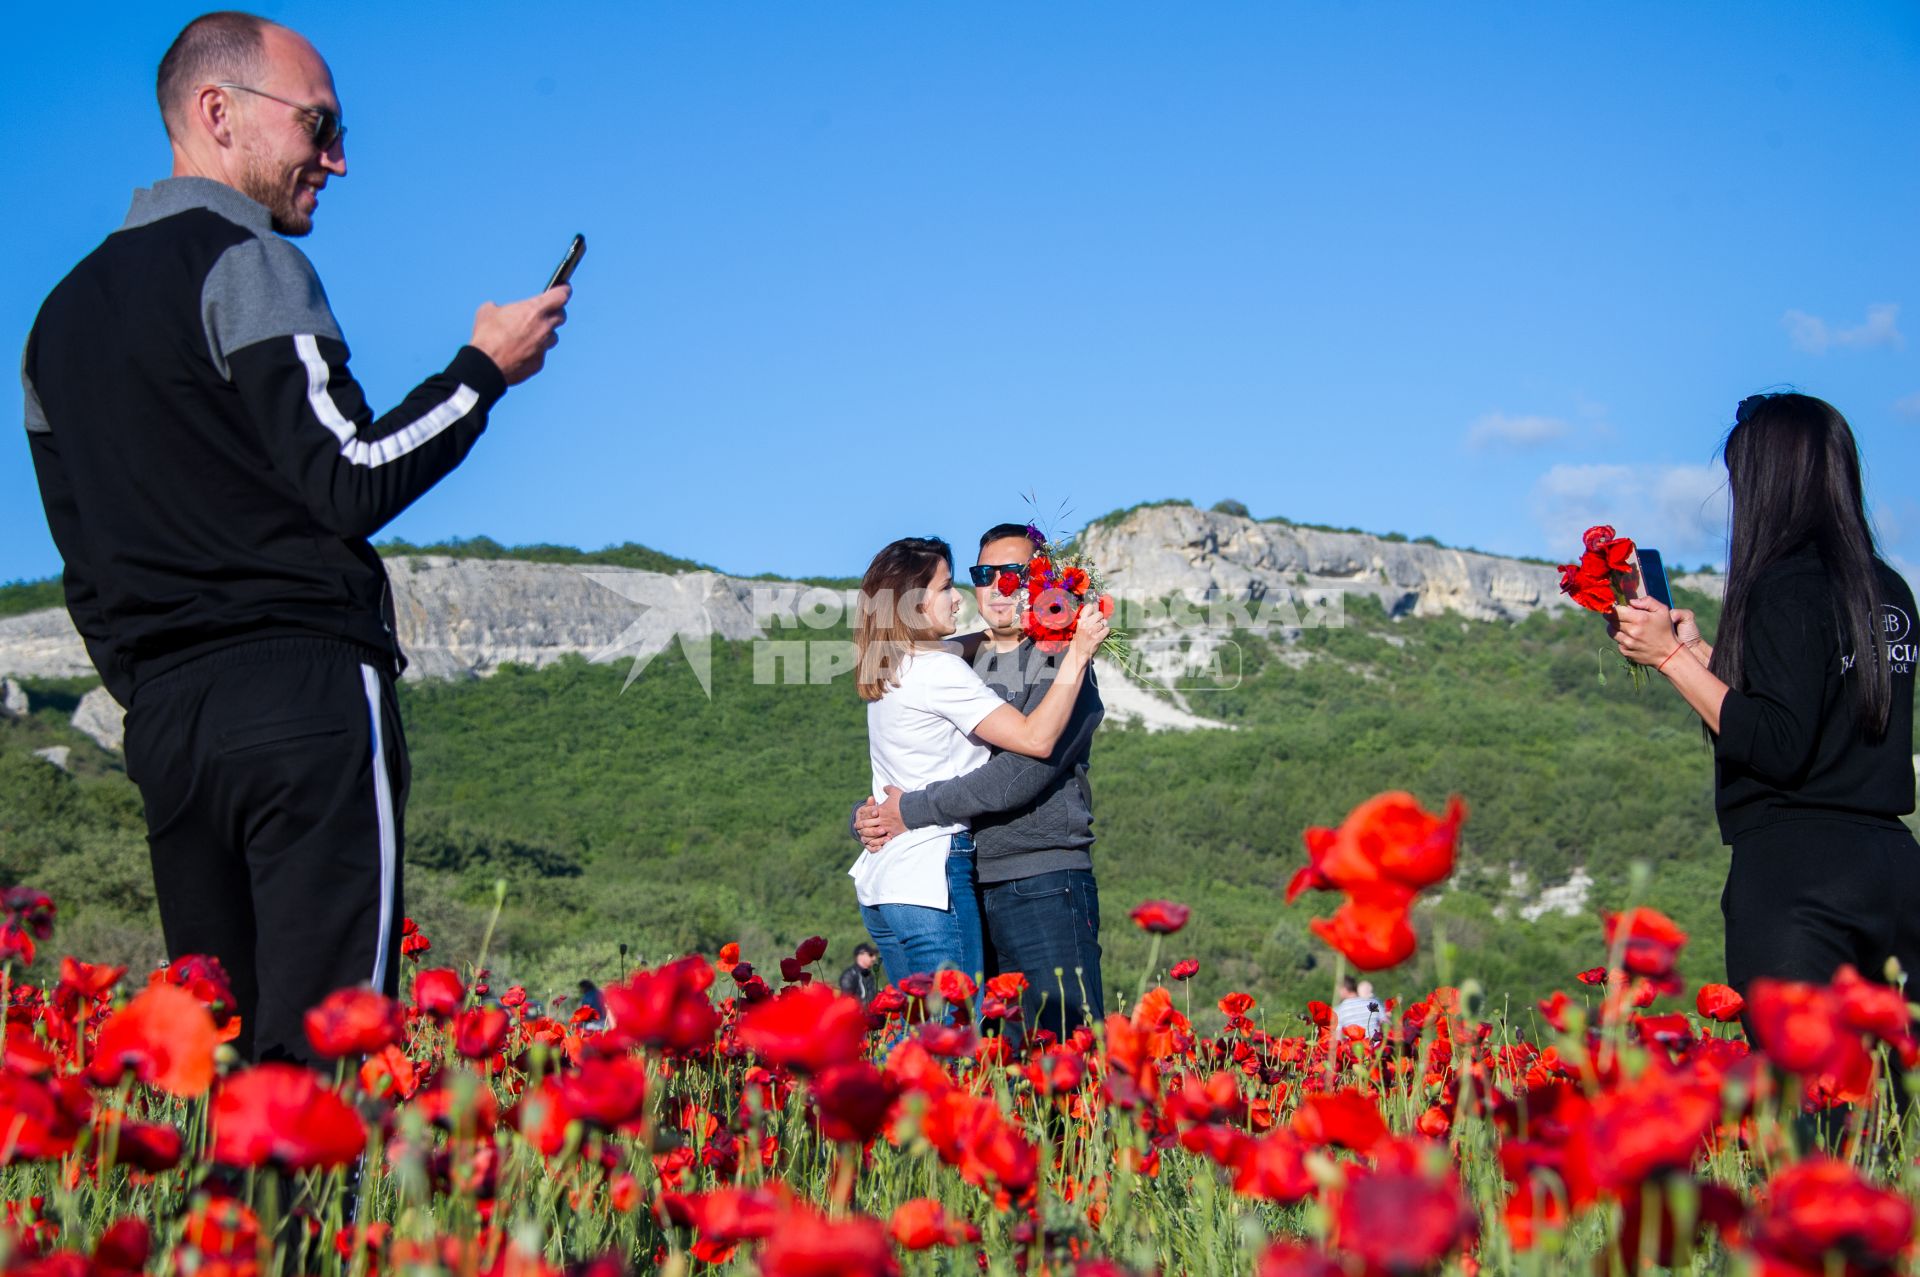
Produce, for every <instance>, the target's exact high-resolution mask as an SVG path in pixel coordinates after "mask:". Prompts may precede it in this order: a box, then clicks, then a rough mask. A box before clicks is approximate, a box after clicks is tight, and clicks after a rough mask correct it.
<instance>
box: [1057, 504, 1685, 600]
mask: <svg viewBox="0 0 1920 1277" xmlns="http://www.w3.org/2000/svg"><path fill="white" fill-rule="evenodd" d="M1082 541H1083V543H1084V545H1085V548H1086V550H1087V552H1088V553H1089V554H1090V555H1092V556H1093V559H1094V562H1096V563H1098V564H1099V565H1100V567H1101V569H1102V571H1103V572H1105V573H1106V575H1107V578H1108V580H1109V582H1110V583H1111V584H1112V586H1113V587H1114V588H1115V589H1117V590H1119V591H1121V592H1123V593H1124V594H1126V595H1127V596H1129V597H1131V598H1143V597H1144V598H1159V597H1164V596H1167V595H1172V594H1180V595H1184V596H1185V597H1187V598H1189V599H1191V600H1193V601H1196V602H1197V601H1201V600H1203V599H1205V598H1208V597H1217V598H1226V599H1240V600H1254V601H1258V600H1261V599H1273V598H1276V597H1282V596H1283V595H1284V594H1285V592H1288V591H1290V592H1292V597H1294V598H1296V599H1297V598H1299V597H1301V596H1302V595H1310V593H1311V592H1313V591H1321V590H1338V591H1341V592H1344V593H1346V594H1349V595H1352V594H1362V595H1369V596H1371V597H1373V598H1376V599H1378V600H1379V601H1380V604H1381V606H1382V607H1384V608H1385V609H1386V611H1387V613H1388V615H1390V616H1438V615H1442V614H1444V613H1449V612H1451V613H1454V614H1456V615H1458V616H1463V617H1466V618H1468V619H1471V620H1477V621H1513V620H1519V619H1521V618H1522V617H1525V616H1527V615H1528V614H1530V613H1532V612H1534V611H1536V610H1538V609H1540V608H1551V607H1566V606H1570V605H1569V604H1568V603H1567V601H1566V599H1565V598H1564V597H1563V596H1562V595H1561V593H1560V574H1559V573H1558V571H1556V570H1555V569H1554V568H1552V567H1550V566H1548V565H1546V564H1541V563H1527V562H1523V561H1521V560H1518V559H1505V558H1500V557H1499V556H1497V555H1492V554H1481V553H1479V552H1477V551H1473V550H1450V549H1446V548H1445V547H1442V546H1435V545H1426V544H1421V543H1418V542H1411V541H1388V540H1385V539H1383V538H1381V537H1376V536H1369V535H1367V534H1365V533H1357V532H1322V531H1319V530H1317V529H1314V528H1304V527H1300V526H1298V525H1296V524H1291V523H1280V522H1261V521H1259V520H1255V519H1248V518H1241V517H1238V516H1235V515H1230V514H1215V513H1212V512H1210V511H1206V510H1200V509H1197V508H1195V507H1193V506H1184V505H1165V506H1144V507H1141V508H1139V509H1136V510H1133V511H1130V512H1128V513H1127V514H1126V515H1125V516H1124V517H1122V518H1120V519H1118V520H1116V521H1114V522H1112V523H1106V522H1103V523H1099V524H1096V525H1094V526H1093V527H1091V528H1089V529H1087V531H1086V533H1085V534H1084V535H1083V537H1082ZM1718 580H1719V578H1717V577H1685V578H1682V580H1681V583H1682V584H1685V585H1688V586H1690V587H1692V588H1695V589H1702V588H1704V589H1707V590H1709V591H1711V592H1714V593H1718Z"/></svg>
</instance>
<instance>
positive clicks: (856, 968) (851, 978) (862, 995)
mask: <svg viewBox="0 0 1920 1277" xmlns="http://www.w3.org/2000/svg"><path fill="white" fill-rule="evenodd" d="M879 956H880V951H879V950H878V949H876V948H874V947H873V946H872V945H870V944H868V943H867V942H866V941H864V940H862V941H861V942H860V943H859V944H857V945H855V946H853V961H852V962H849V963H848V964H847V969H846V970H844V971H842V972H841V973H840V992H842V993H845V994H848V995H850V996H852V997H856V998H858V999H860V1000H861V1001H862V1002H871V1001H873V995H874V994H876V993H878V992H880V973H879V972H878V971H875V970H874V969H873V961H874V959H875V958H878V957H879Z"/></svg>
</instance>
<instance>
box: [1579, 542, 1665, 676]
mask: <svg viewBox="0 0 1920 1277" xmlns="http://www.w3.org/2000/svg"><path fill="white" fill-rule="evenodd" d="M1581 540H1582V541H1583V542H1584V543H1585V545H1586V549H1585V551H1584V552H1583V553H1582V554H1581V555H1580V561H1579V562H1578V563H1563V564H1561V565H1560V592H1561V593H1562V594H1564V595H1566V596H1567V597H1568V598H1570V599H1572V600H1573V601H1574V602H1575V603H1578V604H1579V605H1580V606H1581V607H1583V608H1586V609H1587V610H1588V611H1590V612H1599V613H1601V614H1602V615H1605V616H1608V617H1611V616H1612V615H1613V610H1614V609H1615V608H1616V607H1625V606H1626V605H1627V603H1628V602H1629V601H1631V600H1632V599H1634V598H1637V597H1638V596H1639V595H1640V593H1641V586H1640V560H1639V559H1638V558H1636V557H1635V556H1634V552H1633V542H1632V541H1631V540H1629V539H1628V538H1626V537H1623V536H1615V535H1614V532H1613V526H1612V525H1611V524H1607V523H1600V524H1596V525H1594V526H1593V527H1591V528H1588V529H1587V531H1586V534H1585V535H1584V536H1583V537H1582V538H1581ZM1620 663H1621V664H1623V665H1625V666H1626V667H1627V673H1628V674H1629V675H1630V676H1631V677H1632V678H1633V685H1634V686H1635V687H1641V686H1644V685H1645V683H1646V678H1647V670H1646V667H1645V666H1643V665H1637V664H1635V663H1634V662H1632V661H1629V660H1627V658H1626V657H1624V656H1623V657H1621V658H1620ZM1600 681H1601V682H1602V683H1604V682H1606V681H1607V676H1606V672H1605V671H1604V670H1603V671H1601V674H1600Z"/></svg>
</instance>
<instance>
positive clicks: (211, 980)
mask: <svg viewBox="0 0 1920 1277" xmlns="http://www.w3.org/2000/svg"><path fill="white" fill-rule="evenodd" d="M147 983H148V984H150V985H152V984H171V985H175V986H177V987H179V988H182V989H185V990H186V991H187V992H188V993H191V994H192V995H193V996H194V997H196V998H198V999H199V1000H200V1005H201V1006H203V1007H205V1008H206V1009H207V1013H208V1014H209V1015H211V1016H213V1027H214V1028H216V1029H219V1030H220V1032H221V1041H223V1042H224V1041H228V1040H230V1039H231V1038H233V1036H234V1035H235V1034H237V1033H239V1032H240V1025H239V1024H238V1023H237V1022H236V1021H235V1019H234V1016H235V1014H236V1013H237V1012H238V1011H239V1009H240V1003H239V1002H238V1001H237V1000H236V999H235V998H234V996H233V982H232V981H231V980H229V979H227V969H226V968H225V967H223V966H221V965H220V959H218V958H216V957H213V956H212V955H210V954H205V953H188V954H182V955H181V956H180V957H178V958H175V959H173V960H172V961H171V962H169V963H167V965H166V966H164V967H162V968H160V970H158V971H155V972H154V973H153V974H152V975H151V976H149V977H148V978H147Z"/></svg>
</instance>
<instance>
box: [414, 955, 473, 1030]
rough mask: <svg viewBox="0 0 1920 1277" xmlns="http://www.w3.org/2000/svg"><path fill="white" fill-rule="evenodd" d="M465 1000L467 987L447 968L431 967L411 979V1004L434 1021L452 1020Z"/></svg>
mask: <svg viewBox="0 0 1920 1277" xmlns="http://www.w3.org/2000/svg"><path fill="white" fill-rule="evenodd" d="M466 1000H467V987H466V986H465V985H464V984H462V983H460V977H459V975H458V974H456V973H455V972H454V971H452V970H451V969H449V968H447V967H433V968H430V969H428V970H426V971H422V972H421V973H420V974H419V975H417V976H415V977H414V978H413V1004H414V1006H416V1007H418V1008H419V1009H420V1011H421V1012H422V1013H423V1014H425V1015H430V1016H432V1017H434V1018H435V1019H436V1020H446V1019H450V1018H452V1016H453V1015H454V1013H455V1012H457V1011H458V1010H459V1009H460V1004H461V1003H462V1002H465V1001H466Z"/></svg>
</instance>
